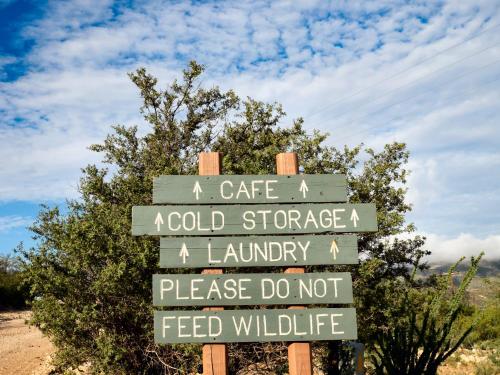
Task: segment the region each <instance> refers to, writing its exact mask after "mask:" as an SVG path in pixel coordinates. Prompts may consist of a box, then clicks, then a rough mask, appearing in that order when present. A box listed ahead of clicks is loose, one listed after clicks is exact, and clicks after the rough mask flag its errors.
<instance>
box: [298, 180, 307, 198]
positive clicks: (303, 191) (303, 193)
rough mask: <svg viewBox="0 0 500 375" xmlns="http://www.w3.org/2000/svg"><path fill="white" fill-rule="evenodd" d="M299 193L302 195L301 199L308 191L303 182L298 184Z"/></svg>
mask: <svg viewBox="0 0 500 375" xmlns="http://www.w3.org/2000/svg"><path fill="white" fill-rule="evenodd" d="M299 191H300V192H301V193H302V195H303V197H304V198H305V197H306V192H307V191H309V188H308V187H307V185H306V181H305V180H302V182H301V183H300V188H299Z"/></svg>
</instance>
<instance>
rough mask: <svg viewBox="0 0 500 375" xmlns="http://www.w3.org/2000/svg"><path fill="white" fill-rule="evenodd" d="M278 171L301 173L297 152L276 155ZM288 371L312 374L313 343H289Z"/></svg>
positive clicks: (300, 269)
mask: <svg viewBox="0 0 500 375" xmlns="http://www.w3.org/2000/svg"><path fill="white" fill-rule="evenodd" d="M276 173H277V174H279V175H292V174H298V173H299V161H298V158H297V154H296V153H295V152H286V153H282V154H278V155H276ZM285 273H304V267H290V268H287V269H286V270H285ZM289 308H290V309H304V308H305V307H304V306H290V307H289ZM288 372H289V374H290V375H311V374H312V357H311V344H310V343H308V342H293V343H289V344H288Z"/></svg>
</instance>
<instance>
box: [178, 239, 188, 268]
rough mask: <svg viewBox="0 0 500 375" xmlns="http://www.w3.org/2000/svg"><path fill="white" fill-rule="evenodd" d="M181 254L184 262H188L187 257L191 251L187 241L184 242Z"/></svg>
mask: <svg viewBox="0 0 500 375" xmlns="http://www.w3.org/2000/svg"><path fill="white" fill-rule="evenodd" d="M179 256H180V257H182V264H186V257H188V256H189V252H188V249H187V247H186V244H185V243H183V244H182V247H181V251H179Z"/></svg>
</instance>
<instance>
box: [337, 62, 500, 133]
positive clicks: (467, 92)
mask: <svg viewBox="0 0 500 375" xmlns="http://www.w3.org/2000/svg"><path fill="white" fill-rule="evenodd" d="M489 65H491V64H489ZM499 80H500V76H498V77H496V78H495V79H493V80H491V81H489V82H488V83H485V84H484V85H483V86H481V87H479V88H475V89H474V90H468V91H464V92H461V93H460V94H459V95H454V96H451V97H448V98H447V99H448V100H450V99H451V100H452V99H456V98H459V97H461V96H464V95H467V94H469V95H471V94H474V93H476V92H478V91H479V90H480V89H482V88H484V87H485V86H489V85H491V84H493V83H495V82H497V81H499ZM398 117H399V116H396V117H393V118H391V119H389V120H387V122H390V121H393V120H395V119H397V118H398ZM380 126H384V124H376V125H372V126H368V127H366V128H364V129H362V130H359V131H357V132H353V133H350V134H347V136H342V137H338V138H334V139H335V140H336V141H344V140H346V139H350V138H352V137H354V136H356V135H360V134H365V133H367V134H368V132H369V131H371V130H373V129H374V128H376V127H380Z"/></svg>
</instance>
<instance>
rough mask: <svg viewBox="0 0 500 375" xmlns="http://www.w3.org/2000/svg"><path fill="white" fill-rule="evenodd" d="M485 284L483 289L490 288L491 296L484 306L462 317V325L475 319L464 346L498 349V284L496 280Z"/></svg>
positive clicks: (499, 329)
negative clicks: (473, 326)
mask: <svg viewBox="0 0 500 375" xmlns="http://www.w3.org/2000/svg"><path fill="white" fill-rule="evenodd" d="M486 283H487V285H486V286H485V287H487V288H490V290H491V291H492V292H493V296H492V297H491V299H489V300H488V301H486V303H485V304H484V305H481V306H479V307H475V308H473V311H472V312H471V313H470V314H469V315H468V316H465V317H463V319H462V324H463V325H466V324H470V322H471V321H472V320H474V319H477V322H476V326H475V328H474V330H473V331H472V332H471V334H470V335H469V336H468V337H467V339H466V340H465V341H464V345H466V346H467V347H473V346H474V345H475V346H479V347H481V348H484V349H488V348H490V347H493V348H496V349H498V347H500V319H498V317H499V316H500V282H499V281H498V279H493V280H488V281H486ZM477 316H478V317H477ZM476 317H477V318H476Z"/></svg>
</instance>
